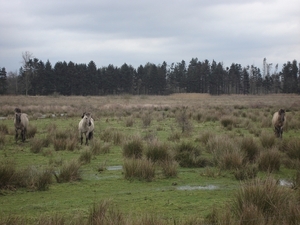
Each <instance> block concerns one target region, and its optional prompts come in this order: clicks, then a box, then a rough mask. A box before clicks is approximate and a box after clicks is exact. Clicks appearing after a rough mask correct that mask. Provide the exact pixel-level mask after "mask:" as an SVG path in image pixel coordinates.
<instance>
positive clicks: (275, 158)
mask: <svg viewBox="0 0 300 225" xmlns="http://www.w3.org/2000/svg"><path fill="white" fill-rule="evenodd" d="M280 165H281V154H280V152H279V151H278V150H277V149H276V148H272V149H268V150H266V151H263V152H262V153H261V154H260V157H259V160H258V168H259V170H261V171H268V172H270V173H271V172H273V171H279V169H280Z"/></svg>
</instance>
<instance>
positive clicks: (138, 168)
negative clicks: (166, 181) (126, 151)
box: [123, 158, 155, 181]
mask: <svg viewBox="0 0 300 225" xmlns="http://www.w3.org/2000/svg"><path fill="white" fill-rule="evenodd" d="M123 170H124V176H125V179H128V180H131V179H139V180H145V181H152V180H153V179H154V176H155V166H154V163H153V162H151V161H150V160H147V159H134V158H131V159H125V160H124V165H123Z"/></svg>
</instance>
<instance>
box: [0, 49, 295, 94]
mask: <svg viewBox="0 0 300 225" xmlns="http://www.w3.org/2000/svg"><path fill="white" fill-rule="evenodd" d="M22 57H23V66H22V67H21V68H20V70H19V74H16V73H12V72H9V73H8V74H7V72H6V71H5V68H4V67H3V68H2V69H1V68H0V94H2V95H4V94H8V95H52V94H60V95H66V96H68V95H83V96H85V95H99V96H102V95H115V94H132V95H168V94H173V93H208V94H211V95H222V94H253V95H255V94H271V93H296V94H300V74H299V68H300V64H299V65H298V63H297V61H296V60H293V61H292V62H291V61H287V63H285V64H284V65H283V66H282V69H281V70H280V71H279V69H278V64H277V65H275V67H274V69H273V68H272V64H271V63H267V60H266V58H264V59H263V68H262V71H261V70H260V69H259V68H258V67H256V66H254V65H251V66H246V67H242V66H241V64H237V63H232V64H231V66H230V67H226V68H224V66H223V64H222V63H221V62H216V61H214V60H213V61H212V62H209V61H208V60H204V61H199V60H198V59H197V58H192V59H191V61H190V62H189V64H186V62H185V61H184V60H182V61H181V62H178V63H172V64H170V65H168V64H167V63H166V62H163V63H162V64H158V65H155V64H153V63H146V64H145V65H144V66H142V65H140V66H139V67H138V68H136V69H135V68H134V67H132V66H131V65H128V64H126V63H124V64H123V65H122V66H121V67H116V66H114V65H112V64H109V65H108V66H104V67H101V68H97V67H96V64H95V63H94V61H90V62H89V63H88V64H87V65H86V64H82V63H81V64H76V63H74V62H72V61H70V62H69V63H67V62H65V61H64V62H57V63H55V65H54V67H52V65H51V63H50V62H49V60H48V61H47V62H46V63H44V62H43V61H41V60H39V59H37V58H32V54H31V53H29V52H26V53H23V55H22Z"/></svg>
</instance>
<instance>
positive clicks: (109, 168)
mask: <svg viewBox="0 0 300 225" xmlns="http://www.w3.org/2000/svg"><path fill="white" fill-rule="evenodd" d="M106 169H107V170H122V169H123V166H108V167H106Z"/></svg>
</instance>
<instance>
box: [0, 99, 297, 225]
mask: <svg viewBox="0 0 300 225" xmlns="http://www.w3.org/2000/svg"><path fill="white" fill-rule="evenodd" d="M0 107H1V110H0V225H1V224H146V225H147V224H162V225H163V224H166V225H167V224H300V191H299V187H300V138H299V137H300V96H299V95H281V94H277V95H257V96H254V95H223V96H211V95H207V94H173V95H169V96H132V95H120V96H101V97H96V96H70V97H66V96H60V95H53V96H0ZM17 107H18V108H20V109H21V110H22V112H23V113H26V114H27V115H28V117H29V127H28V129H27V138H26V140H25V142H22V140H21V139H20V138H19V139H18V140H17V142H16V141H15V129H14V122H13V120H14V115H15V114H14V110H15V108H17ZM281 108H283V109H285V110H286V125H285V127H284V131H283V138H282V139H280V138H277V137H276V136H275V134H274V128H273V127H272V123H271V120H272V117H273V114H274V113H275V112H277V111H278V110H279V109H281ZM83 112H90V113H91V114H92V117H93V119H94V121H95V130H94V134H93V139H92V140H90V142H89V145H87V146H86V145H80V137H79V134H78V123H79V121H80V120H81V115H82V113H83Z"/></svg>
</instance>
